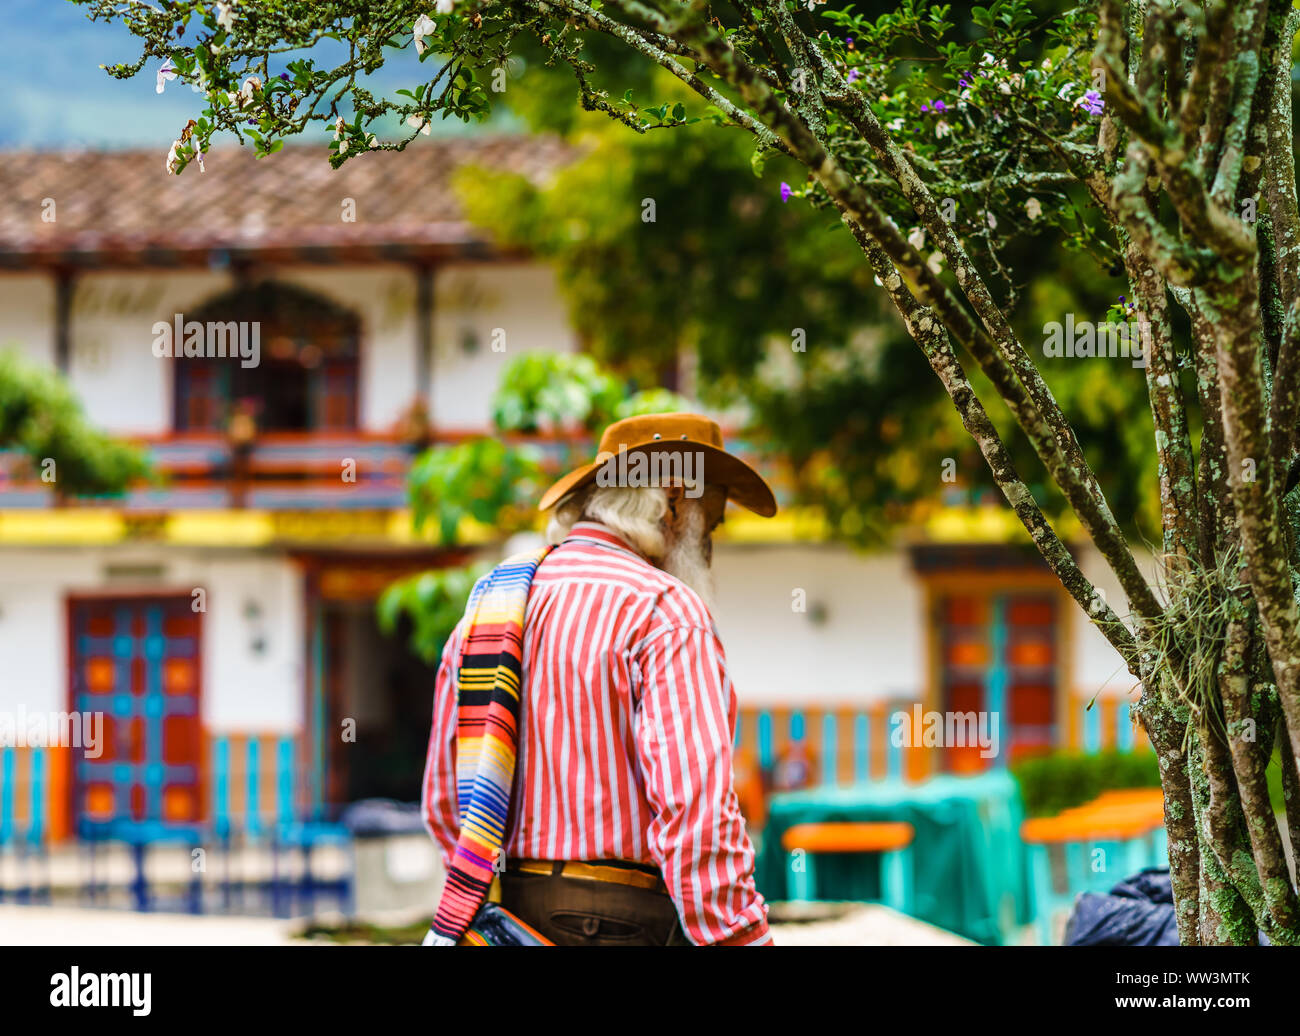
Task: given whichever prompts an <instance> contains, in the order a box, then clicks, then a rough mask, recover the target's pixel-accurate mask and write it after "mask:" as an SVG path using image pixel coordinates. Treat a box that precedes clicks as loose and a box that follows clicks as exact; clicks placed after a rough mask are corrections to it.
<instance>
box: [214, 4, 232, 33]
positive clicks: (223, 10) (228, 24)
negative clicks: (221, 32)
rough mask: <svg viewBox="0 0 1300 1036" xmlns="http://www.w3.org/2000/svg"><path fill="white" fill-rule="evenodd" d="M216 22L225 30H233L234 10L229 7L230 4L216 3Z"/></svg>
mask: <svg viewBox="0 0 1300 1036" xmlns="http://www.w3.org/2000/svg"><path fill="white" fill-rule="evenodd" d="M217 24H218V25H220V26H221V27H222V28H223V29H225V30H226V32H234V30H235V12H234V11H232V10H231V9H230V4H217Z"/></svg>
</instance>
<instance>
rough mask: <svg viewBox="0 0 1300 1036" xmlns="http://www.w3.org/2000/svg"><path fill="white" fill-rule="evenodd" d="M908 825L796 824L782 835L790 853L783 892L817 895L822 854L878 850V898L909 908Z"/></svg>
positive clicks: (803, 898)
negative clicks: (818, 863)
mask: <svg viewBox="0 0 1300 1036" xmlns="http://www.w3.org/2000/svg"><path fill="white" fill-rule="evenodd" d="M915 834H916V832H915V830H914V829H913V828H912V825H911V824H904V823H901V822H894V821H889V822H879V823H831V822H827V823H818V824H796V825H794V827H790V828H787V829H786V831H785V833H784V834H783V835H782V836H781V847H782V848H783V849H784V850H785V851H786V852H787V853H789V859H788V861H787V866H788V868H789V870H788V871H787V875H786V877H787V881H786V891H787V895H788V897H789V898H790V899H791V900H793V901H796V902H807V901H809V900H812V899H815V898H816V891H817V881H816V870H815V866H814V862H813V861H814V860H815V858H816V856H817V855H818V854H821V853H880V854H881V860H880V884H881V898H882V900H883V901H884V902H885V904H886V905H888V906H891V907H893V908H894V909H895V910H898V911H901V912H902V913H908V912H910V910H911V908H912V849H911V846H912V839H913V837H914V836H915Z"/></svg>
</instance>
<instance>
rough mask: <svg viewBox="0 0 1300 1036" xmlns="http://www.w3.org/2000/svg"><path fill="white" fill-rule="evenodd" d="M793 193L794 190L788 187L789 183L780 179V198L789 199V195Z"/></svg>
mask: <svg viewBox="0 0 1300 1036" xmlns="http://www.w3.org/2000/svg"><path fill="white" fill-rule="evenodd" d="M793 193H794V192H793V191H792V190H791V189H790V185H789V184H788V183H786V182H785V181H784V180H782V181H781V200H782V201H789V200H790V195H791V194H793Z"/></svg>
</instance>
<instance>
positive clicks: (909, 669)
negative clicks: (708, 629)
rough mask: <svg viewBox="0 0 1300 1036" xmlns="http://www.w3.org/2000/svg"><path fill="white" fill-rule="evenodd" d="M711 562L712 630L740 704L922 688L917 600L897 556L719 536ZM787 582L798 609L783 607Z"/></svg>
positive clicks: (848, 699)
mask: <svg viewBox="0 0 1300 1036" xmlns="http://www.w3.org/2000/svg"><path fill="white" fill-rule="evenodd" d="M713 567H714V573H715V577H716V585H717V608H716V621H717V626H718V633H719V635H720V636H721V638H722V644H723V648H724V649H725V651H726V654H727V663H728V666H729V668H730V670H731V675H732V679H733V681H734V682H735V685H736V694H737V696H738V697H739V699H740V702H741V704H742V705H778V704H796V703H800V702H807V703H809V704H838V703H841V702H843V703H846V704H848V703H853V704H856V703H861V702H867V701H873V700H877V699H881V698H887V697H893V696H902V695H918V694H920V693H921V690H922V685H923V683H924V680H925V669H924V661H925V656H924V652H925V641H924V636H923V633H924V630H923V626H922V619H923V608H924V598H923V595H922V592H921V587H920V585H919V583H918V582H917V580H916V578H915V576H914V575H913V574H912V571H911V568H910V564H909V562H908V558H907V555H906V554H905V553H903V552H901V551H895V552H889V553H878V554H865V555H864V554H859V553H856V552H854V551H852V550H850V549H848V548H847V547H842V546H816V545H804V546H799V545H795V546H789V547H785V546H766V545H763V546H758V545H755V546H748V545H746V546H740V545H726V544H723V543H719V544H717V545H716V546H715V548H714V557H713ZM796 589H802V590H804V591H806V595H807V605H808V611H806V612H803V613H800V612H795V611H794V610H793V609H792V607H791V605H792V601H793V599H794V598H793V596H792V595H793V593H794V591H795V590H796ZM818 603H820V604H821V605H822V606H823V607H824V609H825V621H824V622H823V623H822V624H820V625H818V624H817V623H815V622H814V621H813V618H812V615H813V612H814V605H815V604H818Z"/></svg>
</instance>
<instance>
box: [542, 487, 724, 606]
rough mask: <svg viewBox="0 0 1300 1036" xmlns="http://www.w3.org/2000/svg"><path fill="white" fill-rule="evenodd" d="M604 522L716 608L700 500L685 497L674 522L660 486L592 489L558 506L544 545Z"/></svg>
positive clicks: (709, 549)
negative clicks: (585, 523) (578, 527)
mask: <svg viewBox="0 0 1300 1036" xmlns="http://www.w3.org/2000/svg"><path fill="white" fill-rule="evenodd" d="M584 520H585V521H594V522H600V523H601V524H602V525H605V526H607V527H608V528H610V529H611V530H613V531H614V532H615V533H617V534H618V535H619V536H621V537H622V538H623V539H624V540H626V541H627V542H628V543H629V544H630V545H631V546H633V547H635V548H636V549H637V550H638V551H640V552H641V553H642V554H644V555H645V556H646V557H647V558H649V559H650V560H651V561H653V562H655V564H656V565H657V566H658V567H659V568H662V569H663V570H664V571H665V572H667V573H669V574H670V575H673V576H676V577H677V578H678V579H680V580H681V581H682V582H683V583H685V584H686V585H687V586H689V587H690V588H691V589H692V590H694V591H695V592H696V593H697V594H699V595H700V598H701V599H702V600H703V601H704V604H705V606H706V607H707V608H709V610H710V611H712V609H713V594H714V590H713V573H712V571H711V570H710V562H711V560H712V557H711V555H712V550H711V541H710V536H709V529H708V528H707V527H706V525H705V514H704V507H703V505H702V504H701V502H700V501H699V500H692V499H689V498H683V499H682V500H681V501H679V502H678V504H677V518H676V521H675V522H670V521H669V519H668V494H667V492H666V491H665V490H664V489H663V488H661V487H656V486H637V487H632V486H592V487H589V488H587V489H581V490H577V491H576V492H573V493H570V494H569V495H568V496H566V497H565V498H564V499H563V500H561V501H560V502H559V504H557V505H556V507H555V511H554V513H553V514H552V516H551V520H550V523H549V524H548V525H547V528H546V541H547V542H548V543H553V544H554V543H560V542H561V541H563V540H564V538H565V537H566V536H568V535H569V531H570V530H571V529H572V528H573V526H574V525H575V524H576V523H577V522H580V521H584Z"/></svg>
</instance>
